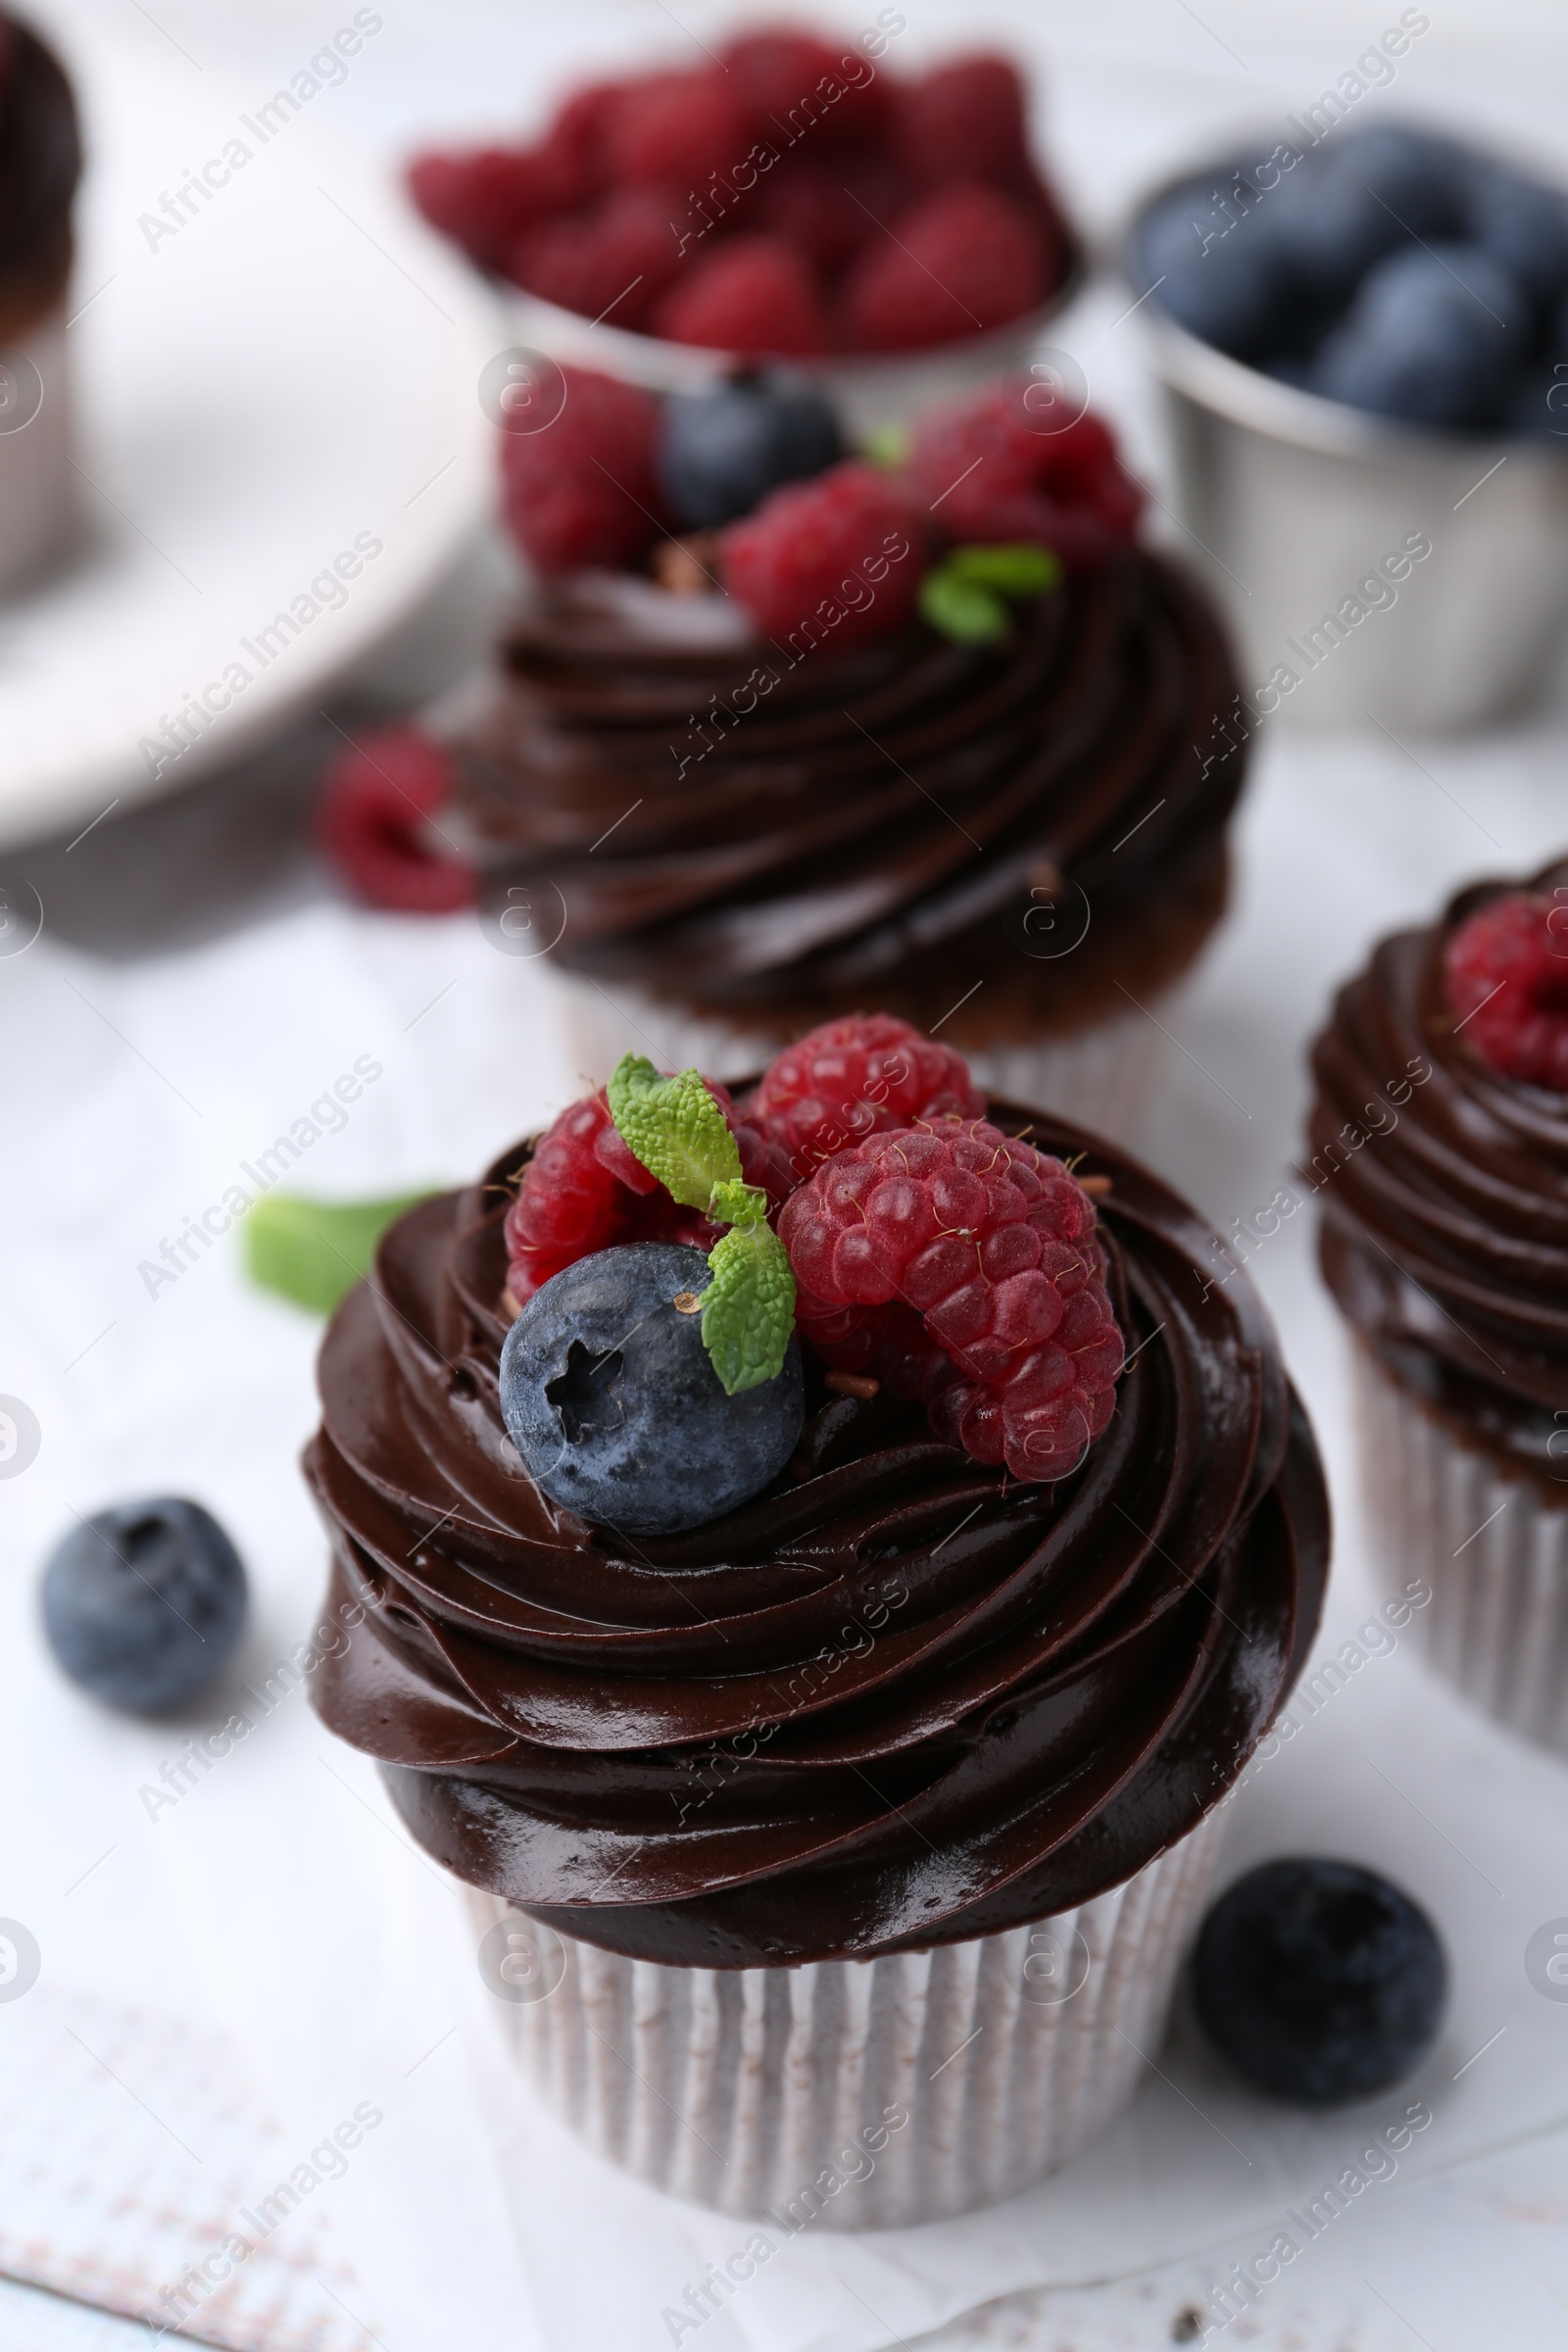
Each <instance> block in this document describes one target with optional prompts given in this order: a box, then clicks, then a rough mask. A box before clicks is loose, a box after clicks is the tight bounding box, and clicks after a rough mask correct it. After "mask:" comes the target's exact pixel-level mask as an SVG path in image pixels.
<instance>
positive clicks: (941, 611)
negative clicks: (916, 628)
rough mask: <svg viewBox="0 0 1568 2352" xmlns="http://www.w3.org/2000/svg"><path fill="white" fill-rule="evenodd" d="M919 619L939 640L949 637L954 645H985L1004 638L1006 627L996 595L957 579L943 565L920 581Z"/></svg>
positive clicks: (1004, 609) (1003, 605)
mask: <svg viewBox="0 0 1568 2352" xmlns="http://www.w3.org/2000/svg"><path fill="white" fill-rule="evenodd" d="M920 617H921V619H922V620H923V621H925V622H926V624H927V625H928V626H929V627H930V628H933V629H935V630H936V632H937V634H938V636H939V637H951V638H952V639H953V641H954V643H955V644H956V645H986V644H988V643H989V642H990V641H991V639H992V638H994V637H1005V635H1006V634H1007V630H1008V627H1009V626H1010V623H1009V621H1008V619H1007V608H1006V606H1005V604H1004V603H1003V601H1002V599H1001V597H1000V596H997V595H994V594H993V592H992V591H991V590H990V589H989V588H977V587H975V586H974V585H973V584H972V583H971V582H969V581H968V580H960V579H959V578H958V577H957V576H956V574H955V573H954V572H952V571H950V570H949V569H948V567H947V565H946V564H938V565H937V568H936V569H935V571H928V572H927V573H926V575H925V578H924V579H923V580H922V581H921V582H920Z"/></svg>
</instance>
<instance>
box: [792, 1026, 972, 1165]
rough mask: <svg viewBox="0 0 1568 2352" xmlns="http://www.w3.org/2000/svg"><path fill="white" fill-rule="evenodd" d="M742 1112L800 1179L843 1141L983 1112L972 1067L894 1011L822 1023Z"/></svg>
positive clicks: (797, 1046) (958, 1055) (968, 1116)
mask: <svg viewBox="0 0 1568 2352" xmlns="http://www.w3.org/2000/svg"><path fill="white" fill-rule="evenodd" d="M746 1107H747V1110H748V1111H749V1112H750V1114H751V1116H752V1117H753V1118H754V1119H756V1120H757V1121H758V1122H759V1123H760V1126H761V1127H762V1128H763V1129H765V1131H766V1133H767V1134H768V1135H770V1136H771V1137H773V1139H774V1140H775V1142H777V1143H778V1144H780V1145H781V1146H782V1147H783V1149H784V1151H785V1152H787V1153H788V1155H789V1161H790V1166H791V1168H792V1169H793V1170H794V1172H795V1175H796V1176H797V1178H800V1177H806V1176H809V1174H810V1173H811V1170H812V1169H813V1168H814V1167H815V1166H816V1165H817V1163H818V1162H819V1161H820V1160H824V1159H831V1157H832V1156H833V1154H834V1152H839V1151H842V1150H843V1149H844V1147H845V1145H846V1144H850V1143H855V1142H863V1141H864V1139H865V1138H866V1137H867V1136H870V1135H883V1134H886V1133H887V1132H888V1130H889V1129H890V1128H894V1127H913V1126H916V1125H918V1124H919V1123H920V1122H921V1121H922V1120H926V1119H939V1118H943V1117H946V1116H956V1117H958V1118H963V1119H977V1118H981V1117H983V1116H984V1114H985V1107H986V1105H985V1098H984V1096H983V1095H982V1094H981V1093H980V1092H979V1090H978V1089H977V1088H976V1086H975V1085H974V1083H973V1081H972V1080H971V1078H970V1076H969V1065H968V1063H967V1062H966V1061H965V1060H964V1058H963V1055H962V1054H956V1053H955V1052H954V1051H953V1049H952V1048H951V1047H950V1046H939V1045H937V1044H935V1043H934V1042H933V1041H932V1040H931V1039H929V1038H925V1037H922V1036H921V1035H920V1032H919V1030H918V1029H911V1028H910V1026H909V1024H908V1022H907V1021H900V1020H895V1018H894V1016H893V1015H892V1013H890V1012H873V1013H871V1014H869V1015H867V1014H865V1013H853V1014H851V1015H850V1017H849V1018H848V1019H846V1020H842V1021H825V1022H824V1023H823V1024H822V1026H821V1027H820V1028H819V1029H813V1030H811V1031H810V1032H809V1035H807V1036H806V1037H803V1038H801V1039H800V1040H799V1041H798V1042H797V1043H796V1044H795V1045H793V1046H788V1047H786V1048H785V1050H784V1052H783V1053H782V1054H780V1055H779V1056H778V1059H777V1060H776V1061H775V1062H774V1063H773V1065H772V1067H771V1068H770V1069H769V1070H768V1072H767V1075H766V1077H765V1078H764V1079H763V1080H762V1083H761V1085H760V1087H759V1088H758V1089H757V1091H756V1093H755V1094H754V1095H753V1096H752V1097H751V1099H750V1101H749V1102H748V1103H747V1105H746Z"/></svg>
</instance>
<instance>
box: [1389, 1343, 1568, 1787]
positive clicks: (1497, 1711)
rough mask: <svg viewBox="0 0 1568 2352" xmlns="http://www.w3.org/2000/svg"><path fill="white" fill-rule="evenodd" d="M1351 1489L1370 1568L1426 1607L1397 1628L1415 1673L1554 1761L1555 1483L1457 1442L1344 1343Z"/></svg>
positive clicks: (1563, 1681) (1565, 1499)
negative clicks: (1405, 1630)
mask: <svg viewBox="0 0 1568 2352" xmlns="http://www.w3.org/2000/svg"><path fill="white" fill-rule="evenodd" d="M1354 1363H1355V1386H1356V1391H1357V1401H1358V1405H1359V1422H1360V1429H1361V1462H1362V1478H1363V1492H1364V1496H1365V1503H1366V1510H1367V1516H1368V1519H1369V1521H1370V1524H1371V1527H1372V1529H1373V1533H1374V1537H1375V1544H1374V1551H1375V1556H1376V1561H1377V1573H1378V1575H1379V1576H1380V1578H1381V1579H1382V1581H1383V1583H1384V1585H1385V1587H1386V1589H1387V1590H1388V1591H1389V1592H1390V1593H1395V1594H1397V1595H1398V1596H1399V1597H1400V1598H1403V1597H1405V1596H1406V1595H1405V1591H1404V1588H1405V1587H1406V1586H1407V1585H1408V1584H1409V1583H1410V1582H1411V1581H1413V1580H1415V1579H1418V1578H1419V1579H1421V1580H1422V1581H1424V1582H1425V1583H1426V1584H1427V1585H1429V1586H1430V1588H1431V1592H1432V1599H1431V1602H1430V1603H1429V1604H1428V1605H1427V1606H1426V1607H1424V1608H1422V1609H1421V1610H1420V1612H1419V1614H1418V1615H1417V1616H1416V1617H1415V1618H1414V1619H1413V1620H1412V1622H1411V1628H1410V1631H1411V1634H1412V1636H1413V1638H1414V1639H1415V1640H1416V1641H1417V1642H1418V1643H1419V1645H1420V1648H1421V1652H1422V1654H1423V1655H1424V1657H1425V1659H1426V1662H1427V1664H1428V1665H1429V1666H1430V1667H1431V1668H1432V1669H1433V1670H1434V1672H1435V1673H1437V1674H1440V1675H1442V1677H1443V1678H1444V1680H1445V1681H1446V1682H1447V1683H1451V1684H1452V1685H1453V1687H1454V1689H1455V1690H1457V1691H1463V1693H1464V1695H1465V1696H1466V1698H1468V1699H1471V1700H1472V1701H1473V1702H1474V1703H1475V1705H1477V1706H1478V1707H1482V1708H1484V1709H1485V1710H1486V1712H1487V1713H1488V1714H1489V1715H1491V1716H1492V1717H1493V1718H1494V1719H1495V1721H1496V1722H1498V1723H1501V1724H1505V1725H1506V1726H1507V1728H1508V1729H1509V1730H1510V1731H1512V1732H1517V1733H1518V1734H1519V1735H1520V1737H1521V1738H1523V1739H1526V1740H1535V1741H1536V1742H1537V1743H1538V1744H1539V1745H1540V1746H1542V1747H1548V1748H1551V1749H1553V1750H1554V1751H1555V1752H1556V1753H1557V1754H1558V1755H1563V1756H1568V1485H1564V1487H1563V1489H1562V1499H1561V1500H1560V1501H1556V1500H1549V1499H1548V1498H1547V1497H1546V1496H1545V1495H1544V1493H1543V1491H1542V1489H1541V1488H1540V1487H1539V1486H1538V1485H1537V1484H1536V1483H1535V1482H1534V1481H1533V1480H1531V1479H1530V1478H1528V1477H1525V1476H1523V1475H1520V1474H1517V1473H1510V1471H1509V1470H1507V1469H1506V1468H1505V1467H1503V1466H1502V1465H1501V1464H1500V1463H1499V1462H1498V1461H1497V1459H1496V1457H1495V1455H1493V1454H1490V1453H1487V1452H1484V1451H1482V1450H1481V1449H1480V1448H1479V1447H1477V1446H1467V1445H1465V1444H1464V1443H1463V1441H1462V1439H1461V1437H1460V1436H1459V1434H1458V1432H1457V1431H1456V1430H1455V1429H1454V1427H1453V1425H1452V1424H1451V1422H1449V1421H1447V1420H1440V1419H1439V1418H1438V1416H1437V1415H1436V1414H1435V1413H1433V1412H1431V1411H1429V1410H1428V1409H1427V1407H1426V1406H1424V1405H1423V1404H1421V1403H1420V1402H1419V1401H1418V1400H1417V1399H1416V1398H1415V1397H1412V1396H1411V1395H1410V1394H1409V1392H1408V1391H1407V1390H1405V1389H1403V1388H1401V1387H1400V1386H1399V1384H1398V1383H1397V1381H1396V1380H1395V1379H1394V1377H1393V1375H1392V1374H1391V1373H1389V1372H1387V1371H1385V1369H1384V1368H1383V1366H1382V1364H1381V1363H1379V1362H1378V1361H1377V1360H1376V1358H1375V1357H1374V1356H1373V1355H1372V1354H1371V1353H1370V1351H1369V1350H1368V1349H1367V1348H1365V1347H1364V1346H1361V1345H1359V1344H1357V1345H1355V1347H1354Z"/></svg>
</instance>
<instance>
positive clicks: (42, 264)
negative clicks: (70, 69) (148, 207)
mask: <svg viewBox="0 0 1568 2352" xmlns="http://www.w3.org/2000/svg"><path fill="white" fill-rule="evenodd" d="M0 41H3V43H4V71H3V72H0V301H4V300H6V299H7V298H9V297H10V296H12V294H13V293H14V291H16V290H18V289H19V288H20V287H21V286H22V285H23V284H26V285H27V286H31V284H32V282H33V280H34V278H35V277H36V278H37V280H38V291H39V297H40V300H43V299H47V298H49V295H50V292H51V289H50V288H49V287H48V286H47V285H46V283H45V281H46V280H48V279H50V278H52V277H57V278H58V279H59V281H60V283H61V284H63V283H64V280H65V274H66V270H67V268H68V267H69V264H70V258H71V200H72V198H73V196H74V194H75V192H76V182H77V180H78V179H79V178H80V176H81V140H80V135H79V133H78V130H77V126H76V107H75V101H74V99H73V96H72V94H71V84H70V82H69V81H68V80H67V79H66V76H65V73H64V72H63V70H62V68H61V66H60V62H59V60H58V59H57V58H56V57H55V55H54V52H53V51H52V50H51V49H48V48H46V47H45V46H44V44H43V42H42V41H41V40H39V38H38V36H37V34H36V33H35V32H32V31H31V30H29V28H28V27H27V26H26V25H24V24H22V23H20V22H19V21H18V20H17V19H16V18H14V17H0ZM52 290H53V291H58V287H55V288H53V289H52Z"/></svg>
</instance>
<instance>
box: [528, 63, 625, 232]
mask: <svg viewBox="0 0 1568 2352" xmlns="http://www.w3.org/2000/svg"><path fill="white" fill-rule="evenodd" d="M627 87H628V85H627V84H626V83H625V82H623V81H591V82H589V83H588V85H587V87H586V88H585V89H581V90H578V91H576V92H575V93H574V94H573V96H571V97H570V98H568V99H567V100H566V102H565V104H564V106H563V107H562V108H561V110H560V112H559V113H558V114H557V116H556V119H555V121H554V122H553V123H551V125H550V129H549V131H548V133H547V134H546V137H545V142H544V145H543V146H542V148H541V149H540V151H539V152H540V154H541V155H542V156H544V157H546V158H548V160H549V163H550V166H551V169H552V171H553V172H555V174H556V176H557V177H558V179H559V180H560V182H561V189H562V192H561V198H560V202H561V204H562V205H563V206H567V205H575V204H584V203H586V201H587V199H588V198H589V197H590V196H597V195H598V193H599V192H600V190H601V189H602V188H603V187H604V186H605V184H606V182H607V180H608V178H609V169H608V163H609V159H608V155H607V149H608V146H609V130H610V123H611V121H612V119H613V116H614V114H615V111H616V109H617V108H618V106H619V104H620V101H621V98H622V97H623V95H624V94H625V91H626V89H627Z"/></svg>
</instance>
